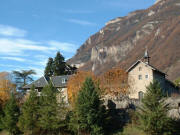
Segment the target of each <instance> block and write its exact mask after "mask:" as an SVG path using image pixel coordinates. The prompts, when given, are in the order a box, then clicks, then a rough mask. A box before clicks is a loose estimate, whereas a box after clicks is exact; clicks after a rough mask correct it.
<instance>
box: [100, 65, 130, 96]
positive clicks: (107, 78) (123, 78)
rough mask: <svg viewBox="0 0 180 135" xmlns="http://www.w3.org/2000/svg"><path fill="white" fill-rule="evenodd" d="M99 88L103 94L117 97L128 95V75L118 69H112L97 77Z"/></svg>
mask: <svg viewBox="0 0 180 135" xmlns="http://www.w3.org/2000/svg"><path fill="white" fill-rule="evenodd" d="M99 82H100V88H101V89H104V90H105V94H110V95H112V96H118V95H119V94H121V95H122V94H127V93H128V87H129V85H128V75H127V73H126V72H125V71H124V70H122V69H119V68H113V69H111V70H109V71H108V72H106V73H104V74H103V75H101V76H100V77H99Z"/></svg>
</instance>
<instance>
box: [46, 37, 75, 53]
mask: <svg viewBox="0 0 180 135" xmlns="http://www.w3.org/2000/svg"><path fill="white" fill-rule="evenodd" d="M48 44H49V45H50V46H51V47H55V48H56V49H57V50H60V51H62V52H66V53H75V52H76V49H77V45H75V44H71V43H66V42H59V41H54V40H52V41H49V42H48Z"/></svg>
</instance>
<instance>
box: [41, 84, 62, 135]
mask: <svg viewBox="0 0 180 135" xmlns="http://www.w3.org/2000/svg"><path fill="white" fill-rule="evenodd" d="M57 94H59V93H58V91H57V90H56V88H54V87H53V85H52V84H50V85H48V86H46V87H44V88H43V90H42V93H41V96H40V106H41V107H40V108H39V110H38V111H39V119H38V124H39V127H41V129H43V132H44V133H45V134H48V133H51V134H52V133H54V132H56V131H57V130H59V128H61V126H63V119H64V118H65V103H64V102H63V100H61V103H59V102H58V101H57Z"/></svg>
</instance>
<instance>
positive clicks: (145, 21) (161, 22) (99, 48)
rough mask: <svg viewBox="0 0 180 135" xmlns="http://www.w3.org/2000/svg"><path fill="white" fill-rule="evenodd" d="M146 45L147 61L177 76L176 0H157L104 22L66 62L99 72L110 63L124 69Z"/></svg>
mask: <svg viewBox="0 0 180 135" xmlns="http://www.w3.org/2000/svg"><path fill="white" fill-rule="evenodd" d="M146 47H147V48H148V50H149V54H150V57H151V59H150V63H151V65H153V66H155V67H157V68H158V69H160V70H161V71H163V72H165V73H167V75H168V78H169V79H170V80H174V79H176V78H177V77H179V76H180V0H158V1H157V2H156V3H155V4H154V5H153V6H151V7H150V8H148V9H146V10H137V11H135V12H131V13H129V14H128V15H127V16H125V17H118V18H115V19H113V20H111V21H109V22H107V23H106V25H105V26H104V27H103V28H102V29H101V30H100V31H99V32H97V33H95V34H94V35H92V36H91V37H89V38H88V40H87V41H86V42H85V43H84V44H83V45H82V46H81V47H80V48H79V49H78V50H77V53H76V55H75V56H74V57H72V58H71V59H69V60H68V63H69V64H72V65H76V66H77V67H79V68H80V69H82V70H92V71H93V72H95V73H96V74H101V73H103V72H105V71H107V70H108V69H110V68H112V67H121V68H123V69H127V68H128V67H129V66H130V65H131V64H133V63H134V62H136V61H137V60H138V59H140V58H141V57H142V56H143V53H144V51H145V48H146Z"/></svg>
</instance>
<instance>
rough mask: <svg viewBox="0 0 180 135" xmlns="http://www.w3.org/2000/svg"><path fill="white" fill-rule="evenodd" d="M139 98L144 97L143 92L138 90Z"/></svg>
mask: <svg viewBox="0 0 180 135" xmlns="http://www.w3.org/2000/svg"><path fill="white" fill-rule="evenodd" d="M138 96H139V100H142V99H143V97H144V92H142V91H140V92H138Z"/></svg>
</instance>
